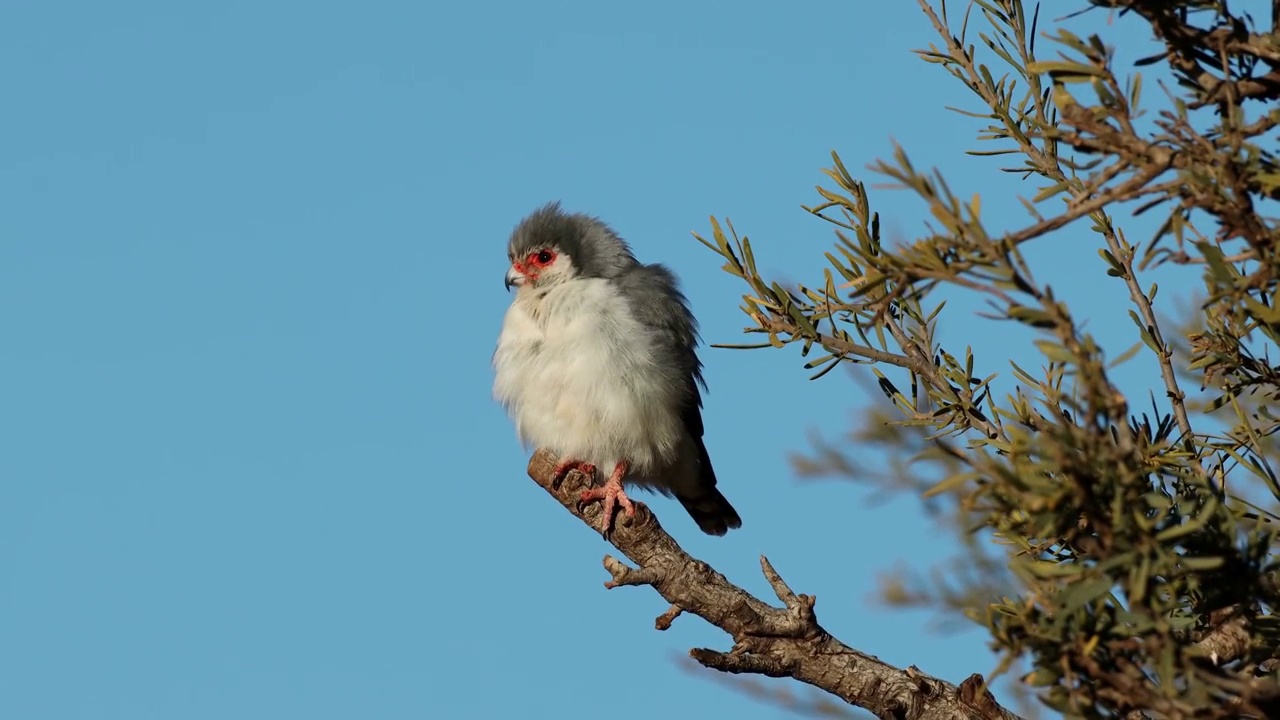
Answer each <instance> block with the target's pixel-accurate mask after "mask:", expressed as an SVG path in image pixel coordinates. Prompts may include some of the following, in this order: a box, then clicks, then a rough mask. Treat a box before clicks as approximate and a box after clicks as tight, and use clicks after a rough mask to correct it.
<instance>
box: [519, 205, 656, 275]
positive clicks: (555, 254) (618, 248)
mask: <svg viewBox="0 0 1280 720" xmlns="http://www.w3.org/2000/svg"><path fill="white" fill-rule="evenodd" d="M507 260H508V261H509V262H510V263H511V268H510V269H508V270H507V275H506V279H505V285H506V287H507V289H511V287H512V286H513V285H514V286H516V287H519V288H539V289H546V288H550V287H553V286H555V285H558V284H560V283H564V282H568V281H570V280H576V279H580V278H605V279H608V278H612V277H615V276H617V275H618V274H619V273H621V272H622V271H623V270H626V269H627V268H629V267H632V266H634V265H635V264H636V259H635V256H634V255H632V254H631V248H629V247H627V244H626V242H624V241H623V240H622V238H620V237H618V235H617V234H616V233H614V232H613V230H612V229H610V228H609V226H608V225H605V224H604V223H603V222H602V221H600V220H599V219H598V218H594V217H591V216H590V215H583V214H580V213H567V212H564V211H563V210H561V209H560V204H559V203H549V204H547V205H544V206H542V207H540V208H538V209H537V210H535V211H533V213H531V214H530V215H529V216H528V217H526V218H525V219H524V220H521V221H520V224H519V225H517V226H516V229H515V230H514V231H512V233H511V240H510V241H508V243H507Z"/></svg>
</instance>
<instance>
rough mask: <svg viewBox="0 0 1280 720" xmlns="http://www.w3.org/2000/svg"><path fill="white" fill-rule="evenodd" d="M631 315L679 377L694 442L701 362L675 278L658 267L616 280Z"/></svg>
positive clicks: (690, 318)
mask: <svg viewBox="0 0 1280 720" xmlns="http://www.w3.org/2000/svg"><path fill="white" fill-rule="evenodd" d="M617 282H618V285H619V289H620V290H621V291H622V293H623V296H624V297H626V298H627V301H628V305H630V307H631V311H632V312H633V313H634V314H635V317H636V319H637V320H639V321H640V323H641V324H643V325H644V326H646V327H649V328H653V329H654V330H657V331H658V333H657V334H658V338H659V341H660V342H661V343H662V346H661V347H660V348H659V352H660V353H661V354H662V357H663V360H664V362H665V363H667V364H668V366H669V367H671V368H672V370H673V372H675V373H678V374H679V379H680V381H681V382H683V383H684V384H685V386H686V389H687V391H688V392H687V395H686V403H685V405H686V407H684V408H682V411H683V414H684V418H685V426H686V429H687V430H688V431H689V434H690V435H692V436H693V437H695V438H700V437H702V433H703V428H702V412H701V408H702V393H701V392H699V387H701V388H702V389H706V383H705V382H704V381H703V379H702V361H700V360H698V354H697V346H698V324H697V321H696V320H694V318H693V313H691V312H690V311H689V301H688V300H687V299H686V298H685V296H684V294H683V293H681V292H680V288H679V285H678V284H677V282H676V278H675V275H673V274H672V273H671V271H670V270H668V269H666V268H665V267H663V266H661V265H638V266H636V267H634V268H632V269H630V270H628V271H627V272H626V273H624V274H622V275H621V276H619V277H618V279H617Z"/></svg>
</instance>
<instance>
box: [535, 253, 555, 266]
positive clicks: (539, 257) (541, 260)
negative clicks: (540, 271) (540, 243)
mask: <svg viewBox="0 0 1280 720" xmlns="http://www.w3.org/2000/svg"><path fill="white" fill-rule="evenodd" d="M555 259H556V254H555V253H553V252H551V251H550V250H539V251H538V252H536V253H533V254H532V255H530V256H529V263H530V264H533V265H537V266H538V267H545V266H547V265H550V264H551V261H552V260H555Z"/></svg>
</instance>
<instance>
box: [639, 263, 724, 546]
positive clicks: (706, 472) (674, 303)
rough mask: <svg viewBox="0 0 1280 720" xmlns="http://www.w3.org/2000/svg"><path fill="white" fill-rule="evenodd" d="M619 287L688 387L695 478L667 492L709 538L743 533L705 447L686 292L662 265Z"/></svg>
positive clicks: (680, 479)
mask: <svg viewBox="0 0 1280 720" xmlns="http://www.w3.org/2000/svg"><path fill="white" fill-rule="evenodd" d="M617 282H618V283H619V285H620V289H621V290H622V292H623V294H624V296H625V297H626V298H627V299H628V304H629V305H630V306H631V309H632V312H634V313H635V316H636V319H637V320H639V321H640V322H641V323H642V324H644V325H645V326H646V327H649V328H652V329H654V330H656V331H657V335H658V338H659V342H661V347H660V348H659V352H660V353H661V354H662V355H663V358H664V361H665V362H666V363H668V364H669V367H671V368H672V370H673V372H675V373H677V374H678V380H679V382H681V383H683V384H684V387H685V394H684V397H683V406H682V407H681V408H680V414H681V419H682V420H683V422H684V427H685V431H686V432H687V433H688V436H689V441H690V444H689V449H690V451H691V452H690V454H691V455H694V454H696V457H689V458H688V460H689V461H690V462H689V464H690V465H692V466H693V468H691V469H692V471H691V472H687V473H674V474H673V475H672V476H670V477H668V478H665V480H666V487H665V488H662V489H665V490H669V491H670V492H671V493H672V494H674V495H675V496H676V499H677V500H679V501H680V504H681V505H683V506H684V508H685V510H686V511H688V513H689V515H691V516H692V517H693V519H694V521H695V522H696V523H697V524H698V527H700V528H701V529H702V530H703V532H706V533H708V534H710V535H723V534H725V533H726V532H727V531H728V530H729V529H730V528H736V527H740V526H741V525H742V519H741V518H739V517H738V513H737V511H736V510H734V509H733V506H732V505H730V504H729V501H728V500H726V499H725V497H724V495H722V494H720V491H719V490H717V489H716V472H715V469H714V468H713V467H712V466H711V457H710V456H709V455H708V454H707V448H706V445H705V444H704V443H703V441H702V436H703V432H704V428H703V425H702V393H701V392H700V391H699V387H701V389H703V390H705V389H706V383H705V382H704V381H703V379H702V362H701V361H700V360H698V354H697V345H698V325H697V321H696V320H694V317H693V313H691V312H690V311H689V301H688V300H687V299H686V298H685V296H684V294H683V293H681V292H680V288H679V285H678V283H677V282H676V278H675V275H673V274H672V273H671V271H670V270H668V269H667V268H665V267H663V266H661V265H639V266H636V267H634V268H632V269H631V270H628V271H627V272H626V273H624V274H623V275H621V276H619V277H618V279H617Z"/></svg>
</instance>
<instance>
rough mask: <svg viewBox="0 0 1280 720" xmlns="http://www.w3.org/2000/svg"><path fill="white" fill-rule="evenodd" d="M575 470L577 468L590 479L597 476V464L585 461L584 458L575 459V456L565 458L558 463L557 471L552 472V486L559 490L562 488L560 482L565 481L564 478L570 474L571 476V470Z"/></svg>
mask: <svg viewBox="0 0 1280 720" xmlns="http://www.w3.org/2000/svg"><path fill="white" fill-rule="evenodd" d="M574 470H577V471H578V472H580V473H582V474H583V475H586V476H587V479H588V480H594V479H595V476H596V466H595V465H593V464H591V463H589V462H584V461H582V460H574V459H573V458H565V459H563V460H561V461H560V462H559V463H558V464H557V465H556V469H555V472H553V473H552V474H551V486H552V487H553V488H555V489H557V490H559V489H560V483H562V482H564V479H565V478H566V477H568V476H569V473H570V472H572V471H574Z"/></svg>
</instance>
